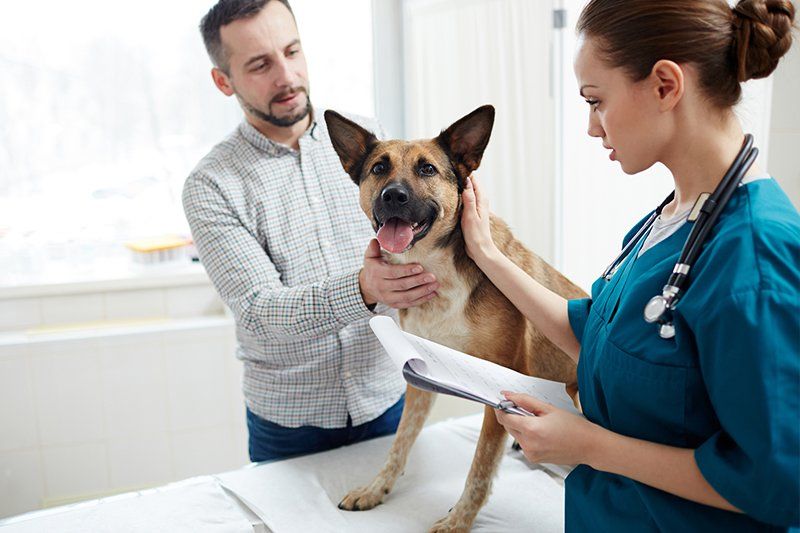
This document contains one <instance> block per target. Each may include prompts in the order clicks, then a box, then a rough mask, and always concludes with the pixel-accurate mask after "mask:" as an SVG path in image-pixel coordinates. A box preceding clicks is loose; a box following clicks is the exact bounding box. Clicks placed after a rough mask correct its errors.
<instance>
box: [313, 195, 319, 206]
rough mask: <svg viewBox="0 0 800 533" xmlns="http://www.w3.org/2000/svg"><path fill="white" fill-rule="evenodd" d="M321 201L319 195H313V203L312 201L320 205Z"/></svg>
mask: <svg viewBox="0 0 800 533" xmlns="http://www.w3.org/2000/svg"><path fill="white" fill-rule="evenodd" d="M319 202H320V200H319V196H312V197H311V203H312V204H314V205H318V204H319Z"/></svg>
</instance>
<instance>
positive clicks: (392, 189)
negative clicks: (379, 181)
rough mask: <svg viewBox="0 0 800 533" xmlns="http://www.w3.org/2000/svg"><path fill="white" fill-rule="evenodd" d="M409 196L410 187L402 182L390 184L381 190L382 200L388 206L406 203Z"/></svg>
mask: <svg viewBox="0 0 800 533" xmlns="http://www.w3.org/2000/svg"><path fill="white" fill-rule="evenodd" d="M409 196H410V195H409V194H408V189H406V188H405V187H404V186H403V185H402V184H400V183H392V184H389V185H387V186H386V187H385V188H384V189H383V190H382V191H381V200H383V203H384V204H385V205H387V206H397V207H399V206H401V205H405V204H407V203H408V200H409Z"/></svg>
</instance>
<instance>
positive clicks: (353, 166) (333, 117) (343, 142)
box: [325, 110, 378, 185]
mask: <svg viewBox="0 0 800 533" xmlns="http://www.w3.org/2000/svg"><path fill="white" fill-rule="evenodd" d="M325 123H326V124H327V126H328V133H329V134H330V136H331V142H332V143H333V149H334V150H336V153H337V154H338V155H339V160H340V161H341V162H342V167H344V170H345V172H347V173H348V174H350V177H351V178H353V181H354V182H356V185H358V182H359V181H361V171H362V167H363V166H364V159H365V158H366V156H367V154H368V153H369V152H370V150H371V149H372V147H373V146H374V145H375V144H376V143H377V142H378V139H377V138H376V137H375V135H373V134H372V133H371V132H369V131H367V130H365V129H364V128H362V127H361V126H359V125H358V124H356V123H355V122H353V121H352V120H348V119H346V118H344V117H343V116H342V115H340V114H339V113H337V112H336V111H331V110H328V111H325Z"/></svg>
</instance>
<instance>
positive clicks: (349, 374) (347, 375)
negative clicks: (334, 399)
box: [344, 372, 353, 379]
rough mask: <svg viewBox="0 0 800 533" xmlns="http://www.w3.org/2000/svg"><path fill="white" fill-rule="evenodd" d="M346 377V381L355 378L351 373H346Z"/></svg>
mask: <svg viewBox="0 0 800 533" xmlns="http://www.w3.org/2000/svg"><path fill="white" fill-rule="evenodd" d="M344 377H345V379H350V378H351V377H353V374H351V373H350V372H345V373H344Z"/></svg>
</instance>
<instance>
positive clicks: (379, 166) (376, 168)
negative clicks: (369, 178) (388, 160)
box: [372, 163, 386, 175]
mask: <svg viewBox="0 0 800 533" xmlns="http://www.w3.org/2000/svg"><path fill="white" fill-rule="evenodd" d="M372 173H373V174H378V175H380V174H386V165H385V164H384V163H375V164H374V165H372Z"/></svg>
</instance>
